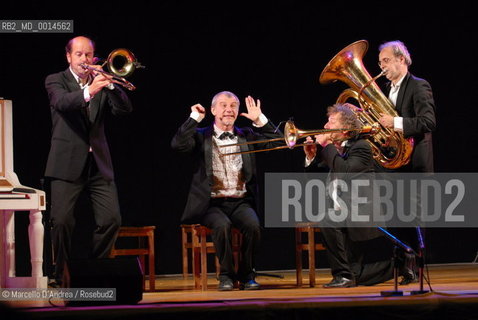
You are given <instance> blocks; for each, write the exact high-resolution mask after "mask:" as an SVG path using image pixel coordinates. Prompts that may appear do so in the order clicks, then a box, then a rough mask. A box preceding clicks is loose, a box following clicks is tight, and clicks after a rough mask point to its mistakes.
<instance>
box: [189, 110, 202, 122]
mask: <svg viewBox="0 0 478 320" xmlns="http://www.w3.org/2000/svg"><path fill="white" fill-rule="evenodd" d="M189 116H190V117H191V118H193V119H194V120H196V121H197V122H201V120H202V119H204V116H203V115H201V114H200V113H199V112H197V111H193V112H191V114H190V115H189Z"/></svg>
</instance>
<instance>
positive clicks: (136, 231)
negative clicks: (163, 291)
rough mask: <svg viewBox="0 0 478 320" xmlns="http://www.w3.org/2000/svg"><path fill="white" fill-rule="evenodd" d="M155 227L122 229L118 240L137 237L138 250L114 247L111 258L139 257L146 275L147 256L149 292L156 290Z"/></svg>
mask: <svg viewBox="0 0 478 320" xmlns="http://www.w3.org/2000/svg"><path fill="white" fill-rule="evenodd" d="M155 229H156V227H155V226H145V227H121V228H120V230H119V232H118V239H119V238H124V237H136V238H138V248H133V249H118V248H116V244H115V246H113V249H112V250H111V254H110V257H112V258H114V257H116V256H130V255H131V256H139V259H140V262H141V267H142V268H143V273H146V269H145V256H148V271H149V291H154V290H155V289H156V285H155V280H156V273H155V261H154V230H155ZM145 239H147V246H146V245H145V241H144V240H145ZM143 290H145V283H144V282H143Z"/></svg>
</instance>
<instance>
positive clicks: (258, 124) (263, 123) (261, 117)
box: [252, 113, 269, 128]
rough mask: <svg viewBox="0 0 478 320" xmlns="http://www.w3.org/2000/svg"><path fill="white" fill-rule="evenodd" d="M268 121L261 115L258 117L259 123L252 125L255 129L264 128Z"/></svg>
mask: <svg viewBox="0 0 478 320" xmlns="http://www.w3.org/2000/svg"><path fill="white" fill-rule="evenodd" d="M268 121H269V120H268V119H267V117H266V116H265V115H264V114H263V113H261V115H260V116H259V121H258V122H257V123H255V122H253V123H252V125H253V126H254V127H256V128H261V127H263V126H265V125H266V124H267V122H268Z"/></svg>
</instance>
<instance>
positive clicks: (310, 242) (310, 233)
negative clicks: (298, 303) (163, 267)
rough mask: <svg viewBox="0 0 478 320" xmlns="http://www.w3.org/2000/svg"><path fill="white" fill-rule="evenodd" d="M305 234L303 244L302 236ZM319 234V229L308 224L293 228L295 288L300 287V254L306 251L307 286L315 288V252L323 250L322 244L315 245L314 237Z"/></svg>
mask: <svg viewBox="0 0 478 320" xmlns="http://www.w3.org/2000/svg"><path fill="white" fill-rule="evenodd" d="M304 233H305V234H306V235H307V237H306V240H305V242H304V241H303V239H302V235H303V234H304ZM319 233H320V228H318V227H314V226H312V225H310V224H300V225H297V226H296V228H295V261H296V279H297V286H298V287H301V286H302V252H303V251H307V253H308V259H309V286H310V287H315V251H321V250H325V247H324V246H323V244H322V243H317V241H316V239H315V235H316V234H319Z"/></svg>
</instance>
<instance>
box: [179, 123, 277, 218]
mask: <svg viewBox="0 0 478 320" xmlns="http://www.w3.org/2000/svg"><path fill="white" fill-rule="evenodd" d="M197 126H198V122H197V121H196V120H194V119H192V118H189V119H188V120H186V122H184V123H183V125H181V127H180V128H179V129H178V131H177V132H176V134H175V136H174V137H173V139H172V141H171V147H172V148H173V149H174V150H175V151H178V152H182V153H187V154H189V155H191V156H192V159H191V162H192V165H193V177H192V181H191V187H190V189H189V195H188V200H187V203H186V207H185V209H184V213H183V216H182V218H181V220H182V221H183V222H190V223H198V222H200V221H201V217H202V216H203V215H204V213H205V212H206V210H207V208H208V206H209V201H210V199H211V187H212V185H213V175H212V143H213V139H212V136H213V134H214V127H213V125H211V126H208V127H206V128H197ZM275 129H276V128H275V126H274V125H273V124H272V123H271V121H270V120H269V121H268V122H267V124H266V125H265V126H263V127H262V128H255V129H254V130H253V129H251V128H248V127H246V128H237V127H234V132H235V134H236V135H237V137H238V143H244V142H246V141H254V140H264V139H273V138H278V137H281V136H282V135H281V133H280V132H278V133H274V131H275ZM278 144H280V142H268V143H265V144H264V143H260V144H254V145H243V146H241V151H248V150H252V149H254V148H258V149H263V148H269V147H273V146H277V145H278ZM242 164H243V167H242V170H243V173H244V177H245V179H246V189H247V195H248V196H250V197H253V198H254V202H256V201H257V192H258V188H257V177H256V159H255V155H254V154H242Z"/></svg>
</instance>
